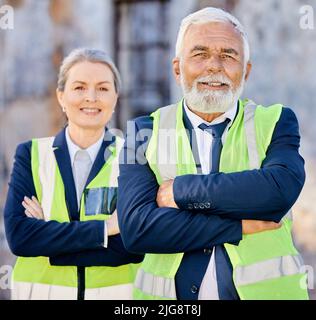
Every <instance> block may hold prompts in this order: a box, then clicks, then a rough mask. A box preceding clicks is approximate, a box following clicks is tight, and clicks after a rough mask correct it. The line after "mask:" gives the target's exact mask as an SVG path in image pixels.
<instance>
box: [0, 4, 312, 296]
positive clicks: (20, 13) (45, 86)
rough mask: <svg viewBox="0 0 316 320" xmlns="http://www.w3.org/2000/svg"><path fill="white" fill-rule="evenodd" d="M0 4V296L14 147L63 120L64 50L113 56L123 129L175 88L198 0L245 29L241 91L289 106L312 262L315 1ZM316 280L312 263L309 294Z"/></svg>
mask: <svg viewBox="0 0 316 320" xmlns="http://www.w3.org/2000/svg"><path fill="white" fill-rule="evenodd" d="M5 4H8V5H10V6H12V7H13V8H14V28H13V30H3V29H0V284H2V286H1V285H0V299H7V298H8V297H9V290H5V289H4V288H3V279H2V282H1V277H2V278H3V277H4V275H5V273H6V271H7V270H9V267H8V266H10V265H13V264H14V261H15V257H14V256H13V255H12V254H11V253H10V251H9V249H8V246H7V243H6V240H5V234H4V227H3V206H4V201H5V197H6V191H7V182H8V178H9V174H10V171H11V168H12V163H13V155H14V151H15V148H16V145H17V144H18V143H20V142H23V141H26V140H28V139H30V138H32V137H42V136H47V135H52V134H54V133H56V132H57V131H58V130H59V129H60V128H61V127H62V125H63V118H62V113H61V111H60V108H59V107H58V103H57V101H56V98H55V88H56V80H57V72H58V67H59V65H60V63H61V61H62V58H63V56H64V55H66V54H68V53H69V52H70V51H71V50H72V49H73V48H76V47H82V46H84V47H94V48H100V49H104V50H106V51H107V52H108V53H109V54H110V55H111V56H112V57H113V58H114V60H115V62H116V64H117V65H118V67H119V69H120V71H121V74H122V78H123V92H122V95H121V97H120V101H119V106H118V108H117V111H116V112H115V114H114V119H113V123H112V125H113V126H116V127H118V128H122V129H124V127H125V123H126V120H128V119H130V118H133V117H135V116H138V115H142V114H148V113H150V112H151V111H153V110H154V109H156V108H157V107H159V106H163V105H166V104H169V102H175V101H177V100H178V99H179V98H180V97H181V93H180V90H179V88H178V87H177V86H176V84H175V81H174V80H173V76H172V72H171V59H172V58H173V56H174V47H175V40H176V35H177V31H178V27H179V24H180V21H181V19H182V18H183V17H184V16H186V15H187V14H189V13H191V12H193V11H195V10H197V9H200V8H203V7H205V6H216V7H220V8H223V9H226V10H228V11H230V12H231V13H233V14H234V15H236V16H237V17H238V18H239V19H240V20H241V22H242V23H243V24H244V25H245V27H246V30H247V31H248V35H249V40H250V46H251V55H252V62H253V70H252V74H251V76H250V79H249V81H248V84H247V87H246V92H245V93H244V97H249V98H251V99H253V100H254V101H256V102H258V103H260V104H264V105H269V104H273V103H278V102H280V103H283V104H285V105H287V106H290V107H291V108H292V109H293V110H294V111H295V112H296V114H297V117H298V119H299V122H300V130H301V135H302V143H301V154H302V155H303V156H304V158H305V160H306V173H307V177H306V184H305V186H304V189H303V192H302V193H301V196H300V198H299V200H298V201H297V203H296V205H295V207H294V219H295V228H294V233H295V242H296V244H297V246H298V248H299V249H300V250H301V252H302V253H303V257H304V260H305V263H306V264H307V265H309V266H311V267H313V268H315V267H316V209H315V205H314V201H315V200H316V193H315V191H316V144H315V138H316V126H315V120H314V119H315V117H316V108H315V106H316V94H315V93H316V79H315V74H316V60H315V56H316V30H315V29H313V24H315V23H316V21H310V23H311V26H312V27H311V28H305V27H304V26H302V23H300V22H302V21H301V20H302V16H303V15H304V12H305V11H304V8H305V7H304V6H306V5H309V6H311V7H309V8H310V9H313V10H314V11H315V10H316V1H313V0H6V1H5V0H0V8H1V6H3V5H5ZM0 18H1V16H0ZM309 18H312V19H316V17H315V15H314V16H313V15H311V16H309ZM305 22H306V20H305ZM315 270H316V269H315ZM315 285H316V277H315V272H312V273H311V274H310V283H309V287H310V289H311V290H310V293H311V297H312V298H313V299H316V294H315V292H316V289H315Z"/></svg>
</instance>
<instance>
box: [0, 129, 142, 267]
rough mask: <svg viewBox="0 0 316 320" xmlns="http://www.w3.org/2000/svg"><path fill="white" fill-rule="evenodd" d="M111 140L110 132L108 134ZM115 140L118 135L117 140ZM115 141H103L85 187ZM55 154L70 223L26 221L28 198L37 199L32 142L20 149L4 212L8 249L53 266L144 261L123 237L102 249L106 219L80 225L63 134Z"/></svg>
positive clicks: (109, 242) (18, 254)
mask: <svg viewBox="0 0 316 320" xmlns="http://www.w3.org/2000/svg"><path fill="white" fill-rule="evenodd" d="M106 134H107V137H108V134H109V132H108V131H107V130H106ZM113 138H114V137H113ZM113 141H114V140H111V139H105V140H104V141H103V143H102V145H101V148H100V150H99V152H98V155H97V157H96V160H95V162H94V164H93V166H92V169H91V172H90V174H89V177H88V180H87V184H88V183H89V182H90V181H91V180H92V179H93V178H94V177H95V176H96V175H97V174H98V172H99V171H100V169H101V168H102V166H103V165H104V163H105V160H106V159H105V156H106V155H107V152H106V151H107V147H108V146H109V145H110V144H111V143H113ZM54 147H56V150H55V151H54V152H55V156H56V160H57V164H58V167H59V170H60V173H61V176H62V179H63V183H64V185H65V194H66V203H67V206H68V211H69V217H70V220H71V222H69V223H59V222H57V221H44V220H37V219H33V218H28V217H27V216H26V215H25V214H24V208H23V206H22V201H23V198H24V196H28V197H31V196H33V195H34V196H36V191H35V187H34V183H33V177H32V171H31V156H30V155H31V141H29V142H26V143H22V144H20V145H19V146H18V147H17V150H16V154H15V162H14V166H13V171H12V174H11V180H10V182H9V190H8V195H7V200H6V204H5V209H4V221H5V231H6V237H7V240H8V243H9V247H10V249H11V250H12V252H13V253H14V254H15V255H17V256H24V257H36V256H46V257H50V262H51V264H53V265H71V266H81V267H85V266H118V265H122V264H127V263H130V262H135V263H136V262H140V261H141V260H142V256H141V255H134V254H130V253H128V252H127V251H126V250H125V248H124V246H123V243H122V240H121V236H120V235H117V236H111V237H109V238H108V247H107V248H104V247H103V241H104V221H96V220H93V221H87V222H80V221H79V209H78V206H77V197H76V188H75V183H74V179H73V175H72V169H71V163H70V156H69V152H68V147H67V143H66V138H65V130H62V131H61V132H60V133H59V134H58V135H57V136H56V138H55V140H54Z"/></svg>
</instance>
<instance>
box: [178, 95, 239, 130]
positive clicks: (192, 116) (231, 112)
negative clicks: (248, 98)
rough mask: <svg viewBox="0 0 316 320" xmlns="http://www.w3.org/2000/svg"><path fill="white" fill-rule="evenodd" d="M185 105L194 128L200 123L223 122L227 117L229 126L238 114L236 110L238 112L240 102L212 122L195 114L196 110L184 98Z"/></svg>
mask: <svg viewBox="0 0 316 320" xmlns="http://www.w3.org/2000/svg"><path fill="white" fill-rule="evenodd" d="M183 105H184V110H185V112H186V114H187V116H188V118H189V120H190V122H191V124H192V126H193V128H194V129H197V128H198V127H199V125H200V124H202V123H205V124H206V125H208V126H209V125H211V124H217V123H221V122H224V121H225V120H226V118H228V119H229V120H230V122H229V125H228V127H230V126H231V124H232V122H233V121H234V119H235V116H236V112H237V105H238V102H236V103H234V104H233V105H232V106H231V107H230V108H229V109H228V111H226V112H225V113H223V114H222V115H221V116H220V117H218V118H216V119H214V120H213V121H212V122H207V121H205V120H203V119H202V118H201V117H199V116H198V115H197V114H195V113H194V112H192V111H191V110H190V109H189V108H188V106H187V104H186V102H185V100H183Z"/></svg>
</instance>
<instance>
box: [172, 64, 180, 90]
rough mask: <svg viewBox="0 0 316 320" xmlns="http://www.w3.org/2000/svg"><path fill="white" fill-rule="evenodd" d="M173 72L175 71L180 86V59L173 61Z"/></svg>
mask: <svg viewBox="0 0 316 320" xmlns="http://www.w3.org/2000/svg"><path fill="white" fill-rule="evenodd" d="M172 70H173V75H174V77H175V79H176V82H177V84H180V83H181V82H180V77H181V74H180V59H179V58H174V59H173V60H172Z"/></svg>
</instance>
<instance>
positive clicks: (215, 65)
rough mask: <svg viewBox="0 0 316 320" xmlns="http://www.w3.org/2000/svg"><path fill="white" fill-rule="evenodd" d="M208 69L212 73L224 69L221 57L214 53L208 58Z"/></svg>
mask: <svg viewBox="0 0 316 320" xmlns="http://www.w3.org/2000/svg"><path fill="white" fill-rule="evenodd" d="M207 70H208V71H209V72H212V73H217V72H220V71H222V70H223V64H222V61H221V59H220V57H218V56H215V55H212V56H211V57H210V58H209V59H208V60H207Z"/></svg>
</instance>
